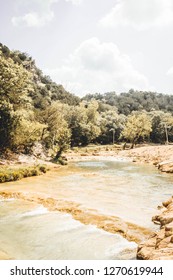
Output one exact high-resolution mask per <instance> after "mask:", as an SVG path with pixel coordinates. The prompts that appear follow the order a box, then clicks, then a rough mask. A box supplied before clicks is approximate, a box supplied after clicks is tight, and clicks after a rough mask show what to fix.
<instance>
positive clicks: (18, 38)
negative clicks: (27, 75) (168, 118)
mask: <svg viewBox="0 0 173 280" xmlns="http://www.w3.org/2000/svg"><path fill="white" fill-rule="evenodd" d="M0 5H1V6H0V23H1V28H0V38H1V42H2V43H3V44H6V45H7V46H8V47H9V48H10V49H13V50H14V49H18V50H20V51H23V52H27V53H29V54H30V55H31V56H32V57H33V58H34V59H35V61H36V64H37V65H38V66H39V67H40V68H41V69H42V70H43V72H44V73H45V74H47V75H50V76H51V78H52V79H53V80H54V81H56V82H57V83H60V84H63V85H64V87H65V88H66V89H67V90H69V91H70V92H73V93H76V94H77V95H80V96H83V95H84V94H86V93H94V92H101V93H103V92H107V91H116V92H117V93H119V92H122V91H128V90H129V89H130V88H134V89H138V90H152V91H157V92H163V93H173V51H172V50H173V36H172V34H173V0H107V1H105V0H13V1H12V0H6V1H2V0H0Z"/></svg>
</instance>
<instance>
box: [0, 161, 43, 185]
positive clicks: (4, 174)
mask: <svg viewBox="0 0 173 280" xmlns="http://www.w3.org/2000/svg"><path fill="white" fill-rule="evenodd" d="M47 170H48V169H47V167H46V166H45V165H36V166H32V167H31V166H27V167H23V168H18V169H17V168H14V169H10V168H7V167H5V168H4V167H3V168H1V169H0V183H5V182H11V181H17V180H20V179H22V178H26V177H31V176H38V175H41V174H42V173H46V171H47Z"/></svg>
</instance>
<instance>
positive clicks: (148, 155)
mask: <svg viewBox="0 0 173 280" xmlns="http://www.w3.org/2000/svg"><path fill="white" fill-rule="evenodd" d="M65 156H66V158H67V160H68V161H69V162H74V161H81V160H82V161H85V160H92V159H104V158H112V159H114V158H115V159H116V160H117V159H120V160H121V159H124V160H130V161H133V162H137V163H147V164H151V165H154V166H156V168H158V169H159V170H160V171H162V172H166V173H173V145H146V146H142V147H136V148H134V149H127V150H122V146H121V145H105V146H97V145H93V146H88V147H85V148H76V149H73V150H69V151H68V152H67V153H65Z"/></svg>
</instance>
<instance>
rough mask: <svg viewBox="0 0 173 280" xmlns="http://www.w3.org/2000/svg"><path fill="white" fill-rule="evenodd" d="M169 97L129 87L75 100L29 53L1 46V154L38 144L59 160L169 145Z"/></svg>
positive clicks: (172, 98)
mask: <svg viewBox="0 0 173 280" xmlns="http://www.w3.org/2000/svg"><path fill="white" fill-rule="evenodd" d="M172 128H173V95H167V94H164V93H156V92H144V91H136V90H133V89H130V90H129V91H128V92H122V93H120V94H117V93H116V92H107V93H104V94H100V93H95V94H90V93H88V94H87V95H86V96H84V97H82V98H79V97H78V96H76V95H75V94H73V93H70V92H68V91H66V90H65V89H64V87H63V85H59V84H56V83H55V82H53V81H52V80H51V78H50V77H49V76H45V75H44V74H43V73H42V71H41V70H40V69H39V68H37V66H36V64H35V61H34V60H33V58H32V57H31V56H30V55H28V54H27V53H23V52H20V51H11V50H10V49H9V48H8V47H7V46H5V45H3V44H0V151H1V153H3V152H4V151H6V150H10V151H13V152H16V153H32V151H33V149H34V147H37V145H41V147H42V149H43V150H44V152H45V153H47V154H49V155H51V156H52V157H53V158H55V159H58V158H59V156H60V155H61V153H62V152H63V151H65V150H66V149H68V148H69V147H75V146H86V145H88V144H90V143H95V144H114V143H126V142H127V143H131V147H133V146H134V145H135V144H137V143H143V142H146V143H160V144H165V143H166V144H168V143H169V142H172V141H173V129H172Z"/></svg>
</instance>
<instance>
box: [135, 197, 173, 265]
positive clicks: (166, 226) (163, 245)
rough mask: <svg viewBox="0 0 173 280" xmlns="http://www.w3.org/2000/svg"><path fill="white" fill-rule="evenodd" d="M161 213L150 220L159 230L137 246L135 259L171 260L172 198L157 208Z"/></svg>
mask: <svg viewBox="0 0 173 280" xmlns="http://www.w3.org/2000/svg"><path fill="white" fill-rule="evenodd" d="M159 209H160V210H161V213H160V214H159V215H156V216H154V217H153V218H152V221H153V222H154V223H156V224H159V225H160V230H159V231H158V232H155V233H153V234H152V235H151V236H150V237H149V239H148V240H147V241H145V242H143V243H141V244H140V245H139V246H138V249H137V259H142V260H173V197H171V198H170V199H169V200H167V201H165V202H163V203H162V206H160V207H159Z"/></svg>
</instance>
